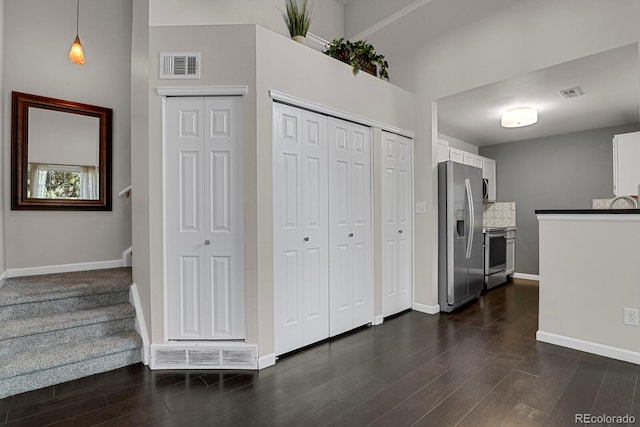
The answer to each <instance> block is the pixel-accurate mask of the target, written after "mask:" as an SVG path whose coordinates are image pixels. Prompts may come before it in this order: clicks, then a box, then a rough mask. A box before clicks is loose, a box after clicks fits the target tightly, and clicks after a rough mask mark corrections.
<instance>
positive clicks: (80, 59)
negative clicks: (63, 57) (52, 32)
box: [68, 0, 84, 65]
mask: <svg viewBox="0 0 640 427" xmlns="http://www.w3.org/2000/svg"><path fill="white" fill-rule="evenodd" d="M79 26H80V0H76V38H75V39H74V40H73V44H72V45H71V50H70V51H69V56H68V58H69V61H71V62H73V63H74V64H79V65H84V51H83V50H82V43H80V37H78V28H79Z"/></svg>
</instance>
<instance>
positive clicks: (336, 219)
mask: <svg viewBox="0 0 640 427" xmlns="http://www.w3.org/2000/svg"><path fill="white" fill-rule="evenodd" d="M371 227H372V224H371V129H370V128H368V127H366V126H362V125H358V124H355V123H351V122H346V121H343V120H339V119H335V118H331V117H330V118H329V248H330V249H329V284H330V285H329V295H330V302H329V306H330V309H329V311H330V314H329V318H330V335H331V336H334V335H337V334H340V333H342V332H346V331H348V330H351V329H353V328H356V327H358V326H362V325H365V324H367V323H370V322H371V321H372V320H373V271H372V268H373V264H372V258H373V253H372V230H371Z"/></svg>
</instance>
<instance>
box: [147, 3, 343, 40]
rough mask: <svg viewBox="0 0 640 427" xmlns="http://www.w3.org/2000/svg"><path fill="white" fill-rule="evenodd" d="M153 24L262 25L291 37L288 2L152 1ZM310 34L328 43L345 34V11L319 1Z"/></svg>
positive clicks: (339, 5)
mask: <svg viewBox="0 0 640 427" xmlns="http://www.w3.org/2000/svg"><path fill="white" fill-rule="evenodd" d="M149 3H150V4H149V24H150V25H151V26H163V25H210V24H258V25H260V26H262V27H264V28H268V29H270V30H271V31H275V32H277V33H280V34H283V35H288V31H287V27H286V25H285V23H284V21H283V19H282V12H283V11H284V10H285V7H284V4H285V3H284V0H181V1H175V0H150V2H149ZM312 3H313V19H312V21H311V28H310V29H309V31H310V32H311V33H313V34H315V35H316V36H319V37H322V38H324V39H326V40H333V39H335V38H339V37H342V36H343V34H344V7H343V6H342V5H341V4H339V3H337V2H336V1H334V0H315V1H313V2H312Z"/></svg>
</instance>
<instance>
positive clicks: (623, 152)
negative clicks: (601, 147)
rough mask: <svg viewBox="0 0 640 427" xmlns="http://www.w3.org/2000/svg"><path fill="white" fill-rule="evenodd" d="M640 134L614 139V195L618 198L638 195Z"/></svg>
mask: <svg viewBox="0 0 640 427" xmlns="http://www.w3.org/2000/svg"><path fill="white" fill-rule="evenodd" d="M638 159H640V132H631V133H624V134H620V135H615V136H614V138H613V193H614V194H615V195H616V196H628V195H630V194H638V186H639V185H640V167H638Z"/></svg>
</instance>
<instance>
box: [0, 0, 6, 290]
mask: <svg viewBox="0 0 640 427" xmlns="http://www.w3.org/2000/svg"><path fill="white" fill-rule="evenodd" d="M4 8H5V0H0V34H1V35H2V40H4V38H5V35H4ZM4 87H5V86H4V43H0V93H4ZM5 110H6V108H5V103H4V98H0V138H2V137H3V135H4V112H5ZM5 152H6V150H2V149H0V176H5V175H4V163H5ZM3 189H4V187H2V186H0V191H3ZM4 240H5V231H4V197H2V196H0V276H1V275H2V274H3V272H4V271H5V265H6V264H5V241H4ZM0 286H2V283H1V282H0Z"/></svg>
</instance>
